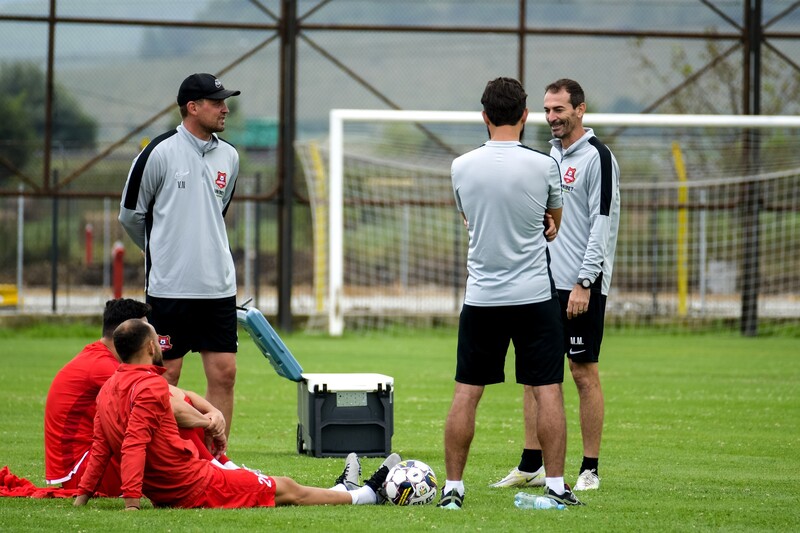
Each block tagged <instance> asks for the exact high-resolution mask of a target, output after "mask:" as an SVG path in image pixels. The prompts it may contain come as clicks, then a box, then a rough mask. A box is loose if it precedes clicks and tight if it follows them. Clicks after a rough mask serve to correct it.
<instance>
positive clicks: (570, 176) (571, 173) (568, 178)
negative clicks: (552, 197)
mask: <svg viewBox="0 0 800 533" xmlns="http://www.w3.org/2000/svg"><path fill="white" fill-rule="evenodd" d="M575 172H577V171H576V170H575V168H574V167H569V168H568V169H567V171H566V172H564V183H572V182H573V181H575Z"/></svg>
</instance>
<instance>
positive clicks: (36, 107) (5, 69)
mask: <svg viewBox="0 0 800 533" xmlns="http://www.w3.org/2000/svg"><path fill="white" fill-rule="evenodd" d="M46 86H47V78H46V76H45V73H44V72H43V71H42V70H41V69H40V68H39V67H37V66H36V65H34V64H31V63H11V64H4V65H0V95H3V97H5V98H7V99H10V100H11V101H16V102H17V103H16V104H15V105H20V106H21V107H22V109H23V111H24V112H25V114H26V115H27V117H28V118H29V120H30V121H31V124H32V126H33V129H34V132H35V135H36V138H38V139H44V134H45V122H46V119H45V99H46V95H47V92H46ZM17 99H18V100H17ZM4 130H5V131H4V132H3V134H2V135H12V136H13V138H14V139H16V138H17V135H16V134H17V132H16V131H15V128H14V127H12V126H11V125H9V124H6V127H5V128H4ZM96 137H97V122H96V121H95V120H94V119H93V118H92V117H90V116H89V115H87V114H86V113H84V112H83V110H82V109H81V107H80V104H79V103H78V101H77V99H76V98H75V97H74V96H72V95H71V94H70V93H69V92H68V91H67V89H66V88H64V87H63V86H62V85H60V84H58V83H56V84H55V86H54V89H53V142H54V143H63V144H64V145H65V146H67V147H69V148H93V147H94V145H95V139H96Z"/></svg>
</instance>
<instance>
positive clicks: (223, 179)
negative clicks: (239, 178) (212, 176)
mask: <svg viewBox="0 0 800 533" xmlns="http://www.w3.org/2000/svg"><path fill="white" fill-rule="evenodd" d="M215 183H216V184H217V187H219V188H220V189H224V188H225V185H227V184H228V174H227V172H217V180H216V182H215Z"/></svg>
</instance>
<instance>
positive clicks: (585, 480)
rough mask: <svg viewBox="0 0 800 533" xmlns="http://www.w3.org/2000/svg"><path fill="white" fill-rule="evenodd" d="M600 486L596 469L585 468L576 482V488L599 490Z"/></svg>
mask: <svg viewBox="0 0 800 533" xmlns="http://www.w3.org/2000/svg"><path fill="white" fill-rule="evenodd" d="M599 488H600V478H599V477H598V476H597V472H596V471H594V470H584V471H583V472H581V475H580V476H578V481H577V482H576V483H575V490H597V489H599Z"/></svg>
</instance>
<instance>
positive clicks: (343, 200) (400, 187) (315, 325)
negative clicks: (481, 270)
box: [298, 109, 800, 335]
mask: <svg viewBox="0 0 800 533" xmlns="http://www.w3.org/2000/svg"><path fill="white" fill-rule="evenodd" d="M584 125H585V126H586V127H590V128H593V129H594V130H595V133H596V135H597V136H598V137H599V138H600V139H601V140H602V141H603V142H604V143H605V144H607V145H608V146H609V147H610V148H611V150H612V151H613V152H614V154H615V156H616V157H617V160H618V161H619V164H620V168H621V180H620V181H621V193H622V213H621V221H620V234H619V241H618V244H617V255H616V262H615V268H614V278H613V282H612V292H611V294H610V296H609V300H608V311H607V314H608V320H609V321H610V322H612V323H619V324H621V325H634V326H635V325H640V324H649V325H652V326H656V327H673V326H677V327H681V328H689V329H693V328H696V327H699V326H700V325H707V324H716V325H718V327H723V328H730V329H737V328H742V330H743V331H745V330H747V329H748V328H758V327H759V325H760V326H761V327H762V328H763V327H764V326H765V325H769V327H787V324H788V327H795V328H797V327H800V326H799V324H800V117H777V116H728V115H637V114H587V115H586V116H585V118H584ZM549 138H550V135H549V128H548V127H547V125H546V123H545V121H544V117H543V114H539V115H534V114H531V115H530V116H529V119H528V122H527V124H526V130H525V133H524V139H523V142H524V143H525V144H527V145H528V146H530V147H532V148H534V149H538V150H540V151H544V152H549V148H550V146H549V144H548V140H549ZM486 139H487V132H486V128H485V126H484V125H483V122H482V119H481V114H480V113H479V112H445V111H387V110H347V109H336V110H332V111H331V114H330V136H329V139H328V140H327V142H304V143H298V153H299V155H300V160H301V162H302V165H303V169H304V172H305V177H306V180H307V186H308V191H309V197H310V201H311V207H312V217H313V224H314V262H315V263H314V264H315V266H314V291H313V294H314V301H315V303H314V305H313V310H312V311H311V319H310V320H309V327H310V328H311V329H320V330H325V331H327V332H328V333H329V334H331V335H340V334H341V333H342V332H343V331H344V329H345V327H347V328H357V329H376V328H381V327H385V326H387V325H390V324H398V323H409V324H420V323H422V324H426V323H427V324H436V323H438V322H440V321H447V322H453V323H455V321H456V319H457V316H458V313H459V311H460V308H461V303H462V299H463V292H464V286H465V281H466V247H467V234H466V230H465V229H464V227H463V225H462V224H461V219H460V216H459V214H458V213H457V211H456V208H455V203H454V200H453V192H452V188H451V184H450V163H451V162H452V160H453V158H454V157H456V156H457V155H460V154H462V153H464V152H466V151H468V150H470V149H472V148H475V147H477V146H479V145H480V144H482V143H483V142H484V141H485V140H486ZM750 333H752V330H751V331H750Z"/></svg>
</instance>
